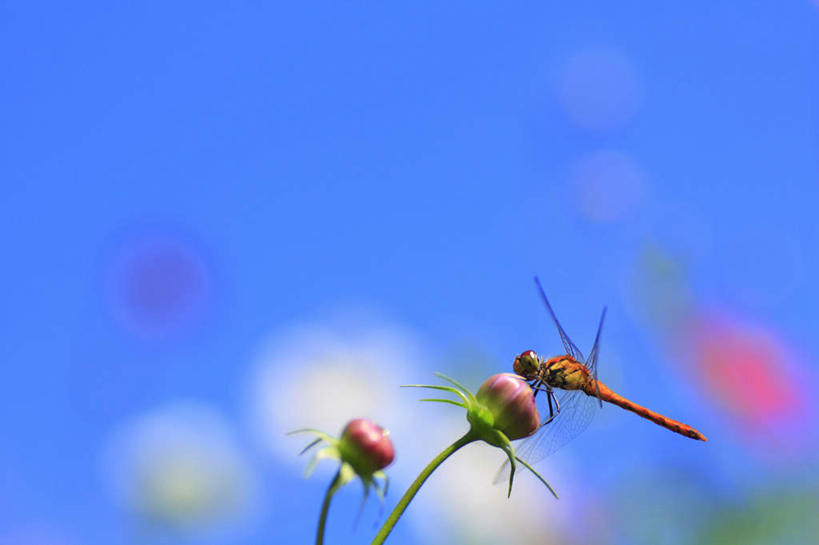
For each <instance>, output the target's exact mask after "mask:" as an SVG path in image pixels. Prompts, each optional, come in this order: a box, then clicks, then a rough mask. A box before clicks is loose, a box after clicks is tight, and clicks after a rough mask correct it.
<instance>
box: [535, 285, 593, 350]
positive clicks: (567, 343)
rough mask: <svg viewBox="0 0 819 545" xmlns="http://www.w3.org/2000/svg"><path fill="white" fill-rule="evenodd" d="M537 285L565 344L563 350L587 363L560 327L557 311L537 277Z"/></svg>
mask: <svg viewBox="0 0 819 545" xmlns="http://www.w3.org/2000/svg"><path fill="white" fill-rule="evenodd" d="M535 284H537V289H538V291H540V296H541V297H542V298H543V302H544V303H545V304H546V309H548V311H549V315H550V316H551V317H552V321H553V322H554V323H555V326H557V332H558V333H559V334H560V341H561V342H562V343H563V348H565V349H566V353H567V354H569V355H570V356H571V357H573V358H574V359H575V360H577V361H585V358H584V357H583V352H581V351H580V349H579V348H577V346H575V344H574V343H573V342H572V340H571V339H570V338H569V336H568V335H566V332H565V331H564V330H563V326H561V325H560V321H558V319H557V316H555V311H553V310H552V305H550V304H549V299H548V297H546V292H545V291H543V286H541V285H540V279H538V277H537V276H536V277H535Z"/></svg>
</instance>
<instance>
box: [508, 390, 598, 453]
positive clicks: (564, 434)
mask: <svg viewBox="0 0 819 545" xmlns="http://www.w3.org/2000/svg"><path fill="white" fill-rule="evenodd" d="M557 399H558V401H559V403H560V413H559V414H558V415H557V416H556V417H555V418H554V420H552V421H551V422H549V423H548V424H544V425H542V426H541V427H540V429H539V430H538V431H537V432H536V433H535V434H534V435H532V436H530V437H527V438H526V439H524V440H523V441H522V442H521V443H519V444H518V445H516V446H515V452H516V453H517V455H518V456H520V457H521V458H522V459H524V460H526V461H527V462H529V463H530V464H533V463H536V462H539V461H540V460H542V459H544V458H546V457H547V456H549V455H550V454H553V453H554V452H555V451H557V450H558V449H560V448H561V447H562V446H563V445H565V444H566V443H568V442H569V441H571V440H572V439H574V438H575V437H577V436H578V435H580V434H581V433H582V432H583V430H585V429H586V428H587V427H588V426H589V423H590V422H591V421H592V419H593V418H594V415H595V413H596V412H597V410H598V406H597V399H596V398H594V397H591V396H588V395H586V394H585V393H584V392H582V391H580V390H568V391H560V393H558V394H557ZM541 403H542V405H541ZM538 404H539V406H540V407H541V421H544V422H545V421H546V420H548V418H549V410H548V408H546V409H545V410H544V408H543V406H544V405H546V404H547V403H546V395H543V399H541V396H538Z"/></svg>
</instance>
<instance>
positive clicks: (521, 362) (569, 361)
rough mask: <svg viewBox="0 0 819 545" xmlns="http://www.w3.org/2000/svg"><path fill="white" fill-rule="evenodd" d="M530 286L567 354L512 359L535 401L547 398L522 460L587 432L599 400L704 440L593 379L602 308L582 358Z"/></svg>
mask: <svg viewBox="0 0 819 545" xmlns="http://www.w3.org/2000/svg"><path fill="white" fill-rule="evenodd" d="M535 284H537V288H538V291H539V292H540V296H541V298H542V299H543V303H544V304H545V305H546V309H547V310H548V311H549V315H550V316H551V317H552V321H553V322H554V324H555V326H556V327H557V331H558V334H559V335H560V340H561V342H562V343H563V348H564V350H565V351H566V353H565V354H563V355H561V356H555V357H553V358H548V359H547V358H542V357H540V356H539V355H538V354H537V353H536V352H535V351H534V350H526V351H525V352H523V353H521V354H520V355H518V356H517V357H516V358H515V361H514V363H513V365H512V367H513V369H514V371H515V373H516V374H518V375H520V376H521V377H523V378H524V379H525V380H526V381H527V383H528V384H529V386H531V387H532V389H533V390H534V391H535V396H536V397H537V395H538V393H542V394H543V395H544V396H545V397H546V400H545V402H544V401H542V398H541V402H540V403H541V406H542V409H541V413H542V416H543V418H542V419H541V425H540V428H539V429H538V430H537V431H536V432H535V434H534V435H531V436H530V437H528V438H526V439H525V440H524V441H523V443H521V445H520V446H519V447H517V448H516V450H517V452H518V453H519V456H520V457H521V458H523V459H524V460H526V461H528V462H529V463H535V462H538V461H540V460H542V459H543V458H545V457H546V456H548V455H550V454H552V453H554V452H555V451H556V450H558V449H559V448H560V447H562V446H563V445H565V444H566V443H568V442H569V441H571V440H572V439H574V438H575V437H577V436H578V435H579V434H580V433H581V432H582V431H583V430H585V429H586V427H587V426H588V425H589V423H590V422H591V420H592V418H593V417H594V414H595V413H596V411H597V409H598V408H602V406H603V402H604V401H605V402H607V403H611V404H613V405H617V406H618V407H622V408H623V409H626V410H628V411H631V412H633V413H635V414H637V415H639V416H642V417H643V418H645V419H647V420H650V421H651V422H654V423H655V424H657V425H659V426H662V427H664V428H666V429H668V430H671V431H673V432H675V433H678V434H680V435H684V436H685V437H690V438H691V439H697V440H699V441H707V439H706V438H705V436H704V435H703V434H701V433H700V432H698V431H697V430H695V429H694V428H692V427H691V426H689V425H687V424H683V423H682V422H678V421H676V420H672V419H671V418H668V417H667V416H663V415H661V414H659V413H656V412H654V411H652V410H650V409H647V408H645V407H643V406H641V405H638V404H637V403H634V402H633V401H630V400H628V399H626V398H625V397H623V396H621V395H619V394H617V393H615V392H614V391H612V390H611V389H610V388H609V387H608V386H606V385H605V384H603V383H602V382H600V381H599V380H598V379H597V359H598V357H599V354H600V332H601V331H602V329H603V321H604V320H605V318H606V308H605V307H604V308H603V312H602V314H601V316H600V322H599V324H598V325H597V335H596V336H595V338H594V344H593V345H592V348H591V351H590V352H589V357H588V358H584V357H583V353H582V352H581V351H580V350H579V349H578V348H577V346H576V345H575V344H574V343H573V342H572V340H571V339H570V338H569V336H568V335H567V334H566V331H564V329H563V326H561V325H560V321H559V320H558V319H557V316H556V315H555V312H554V310H552V305H551V304H550V303H549V299H548V298H547V297H546V292H544V291H543V286H542V285H541V284H540V280H539V279H538V278H537V277H535Z"/></svg>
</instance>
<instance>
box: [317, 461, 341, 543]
mask: <svg viewBox="0 0 819 545" xmlns="http://www.w3.org/2000/svg"><path fill="white" fill-rule="evenodd" d="M339 488H341V469H340V468H339V470H338V473H336V476H335V477H334V478H333V482H331V483H330V487H329V488H327V493H326V494H325V495H324V503H322V504H321V514H320V515H319V523H318V531H317V532H316V545H321V544H322V543H324V526H325V525H326V523H327V511H329V509H330V500H331V499H332V498H333V494H335V493H336V492H337V491H338V489H339Z"/></svg>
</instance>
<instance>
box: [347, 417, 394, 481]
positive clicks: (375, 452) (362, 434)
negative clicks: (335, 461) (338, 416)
mask: <svg viewBox="0 0 819 545" xmlns="http://www.w3.org/2000/svg"><path fill="white" fill-rule="evenodd" d="M338 446H339V450H340V451H341V457H342V459H343V460H344V461H346V462H348V463H349V464H350V465H352V466H353V467H354V468H355V470H356V472H357V473H359V474H365V475H369V474H372V473H374V472H376V471H378V470H380V469H384V468H385V467H387V466H388V465H390V464H391V463H392V461H393V459H394V458H395V450H394V449H393V447H392V441H390V438H389V432H388V431H386V430H384V429H383V428H382V427H380V426H377V425H375V424H374V423H372V422H371V421H370V420H367V419H366V418H356V419H355V420H351V421H350V423H348V424H347V425H346V426H345V427H344V431H343V432H342V433H341V440H340V441H339V445H338Z"/></svg>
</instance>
